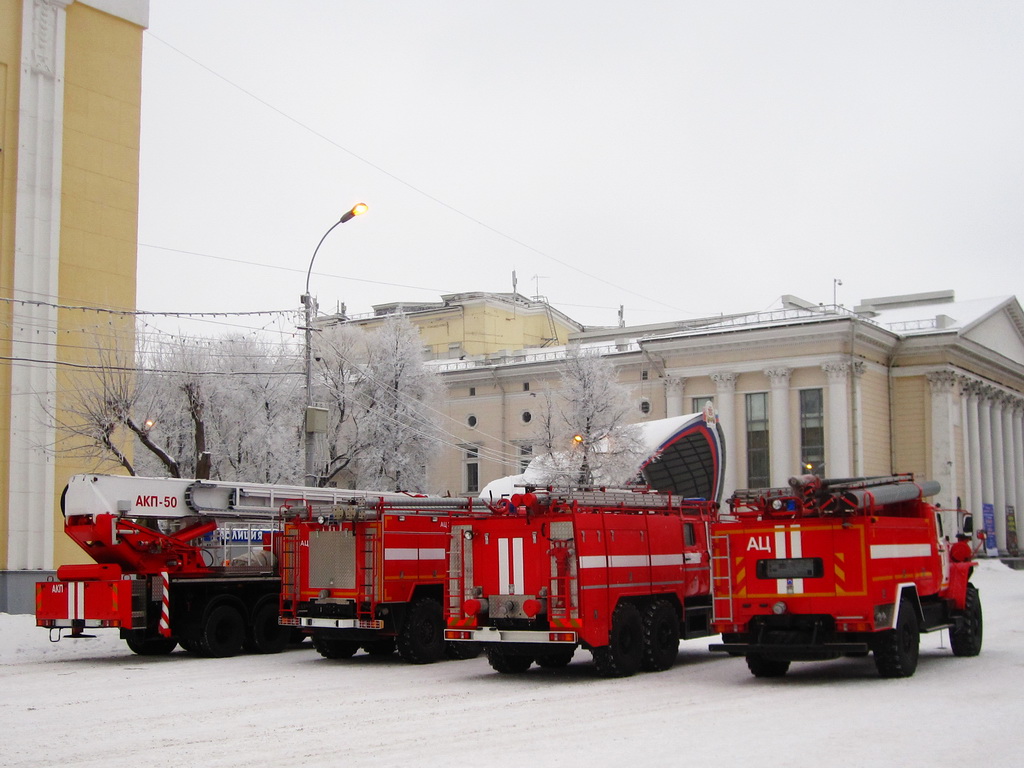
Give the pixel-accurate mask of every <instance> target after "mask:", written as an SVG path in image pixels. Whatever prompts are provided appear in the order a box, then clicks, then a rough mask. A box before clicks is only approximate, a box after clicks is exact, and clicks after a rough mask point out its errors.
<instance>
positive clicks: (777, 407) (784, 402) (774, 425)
mask: <svg viewBox="0 0 1024 768" xmlns="http://www.w3.org/2000/svg"><path fill="white" fill-rule="evenodd" d="M792 372H793V369H792V368H769V369H768V370H766V371H765V372H764V375H765V376H767V377H768V379H769V380H770V381H771V396H770V398H769V400H770V405H769V408H770V409H771V411H770V414H769V417H768V429H769V430H770V434H771V464H772V466H771V477H772V485H773V486H775V487H776V488H781V487H784V486H786V485H787V484H788V483H789V478H791V477H792V476H793V475H797V474H801V472H798V471H797V468H798V462H797V461H795V460H794V459H793V456H792V449H791V448H790V444H791V442H792V441H791V440H790V430H791V429H792V428H793V420H792V418H791V417H790V409H789V374H790V373H792Z"/></svg>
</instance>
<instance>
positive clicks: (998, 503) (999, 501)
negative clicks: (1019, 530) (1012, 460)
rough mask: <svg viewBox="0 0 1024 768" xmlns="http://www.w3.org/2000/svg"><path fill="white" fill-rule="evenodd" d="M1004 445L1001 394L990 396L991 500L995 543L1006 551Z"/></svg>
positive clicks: (1001, 549)
mask: <svg viewBox="0 0 1024 768" xmlns="http://www.w3.org/2000/svg"><path fill="white" fill-rule="evenodd" d="M1005 448H1006V445H1005V443H1004V441H1003V394H1002V393H1001V392H995V393H994V394H993V396H992V498H993V499H994V501H993V502H992V503H993V504H995V513H996V542H997V543H998V544H999V551H1000V552H1005V551H1006V464H1005V457H1006V450H1005Z"/></svg>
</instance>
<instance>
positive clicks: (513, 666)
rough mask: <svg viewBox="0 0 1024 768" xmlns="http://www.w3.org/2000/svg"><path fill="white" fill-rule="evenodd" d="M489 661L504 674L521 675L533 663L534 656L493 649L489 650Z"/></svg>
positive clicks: (496, 669) (497, 670) (494, 668)
mask: <svg viewBox="0 0 1024 768" xmlns="http://www.w3.org/2000/svg"><path fill="white" fill-rule="evenodd" d="M487 663H488V664H490V665H491V669H493V670H494V671H495V672H501V674H503V675H521V674H523V673H524V672H525V671H526V670H528V669H529V668H530V666H531V665H532V664H533V658H532V657H530V656H520V655H518V654H511V653H505V652H504V651H499V650H495V649H491V650H489V651H487Z"/></svg>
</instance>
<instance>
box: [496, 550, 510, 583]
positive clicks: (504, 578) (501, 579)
mask: <svg viewBox="0 0 1024 768" xmlns="http://www.w3.org/2000/svg"><path fill="white" fill-rule="evenodd" d="M508 589H509V572H508V539H498V594H499V595H507V594H509V591H508Z"/></svg>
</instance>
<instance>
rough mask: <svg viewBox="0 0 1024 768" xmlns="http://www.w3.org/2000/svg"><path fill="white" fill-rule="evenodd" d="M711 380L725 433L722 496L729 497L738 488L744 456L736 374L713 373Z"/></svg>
mask: <svg viewBox="0 0 1024 768" xmlns="http://www.w3.org/2000/svg"><path fill="white" fill-rule="evenodd" d="M711 380H712V381H714V382H715V405H716V406H717V410H718V423H719V424H720V425H721V426H722V434H723V435H725V452H726V453H725V472H724V474H723V479H722V484H723V485H724V486H725V487H724V488H723V489H722V498H723V499H727V498H728V497H729V496H731V495H732V493H733V491H735V490H736V478H737V477H739V471H738V469H739V466H740V465H741V463H742V458H741V457H740V455H739V451H738V450H737V446H738V445H739V442H738V440H737V437H736V436H737V435H738V434H739V427H738V422H737V419H736V374H735V373H727V372H723V373H713V374H711Z"/></svg>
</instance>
